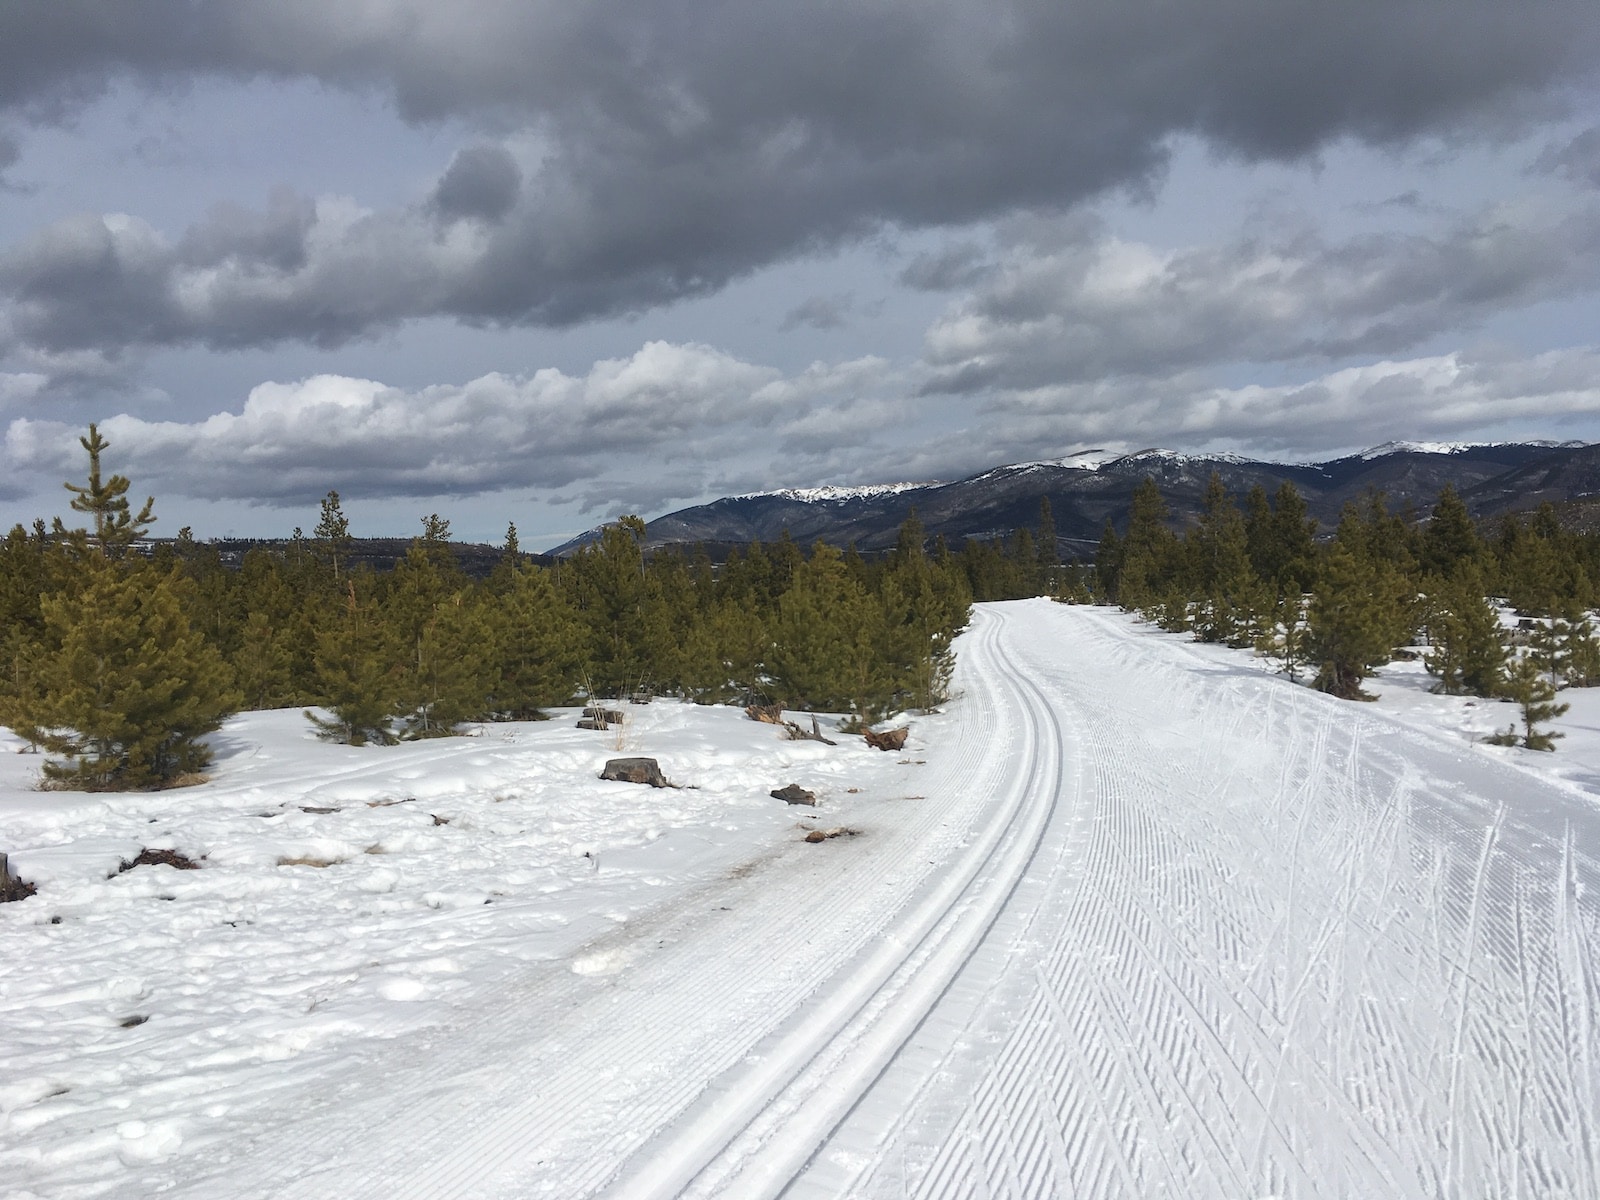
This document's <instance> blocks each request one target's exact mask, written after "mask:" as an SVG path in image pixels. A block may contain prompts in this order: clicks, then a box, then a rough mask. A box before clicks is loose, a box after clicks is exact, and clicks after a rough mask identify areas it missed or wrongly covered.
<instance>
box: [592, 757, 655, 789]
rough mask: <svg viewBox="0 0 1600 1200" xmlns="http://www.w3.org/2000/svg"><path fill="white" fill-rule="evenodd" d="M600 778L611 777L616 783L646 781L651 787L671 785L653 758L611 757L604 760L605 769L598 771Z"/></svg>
mask: <svg viewBox="0 0 1600 1200" xmlns="http://www.w3.org/2000/svg"><path fill="white" fill-rule="evenodd" d="M600 778H601V779H612V780H615V781H616V782H618V783H646V784H649V785H650V786H651V787H658V788H660V787H671V786H672V785H671V784H670V783H668V782H667V777H666V776H665V775H663V774H662V773H661V766H660V764H659V763H657V762H656V760H655V759H653V758H612V759H607V760H606V765H605V769H604V770H603V771H601V772H600Z"/></svg>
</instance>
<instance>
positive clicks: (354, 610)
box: [305, 575, 401, 746]
mask: <svg viewBox="0 0 1600 1200" xmlns="http://www.w3.org/2000/svg"><path fill="white" fill-rule="evenodd" d="M397 657H398V655H397V654H396V651H395V647H394V643H393V639H392V638H391V637H390V636H389V632H388V630H387V629H386V628H385V627H384V623H383V620H382V617H381V616H380V614H379V612H378V608H377V605H376V604H375V603H374V602H373V601H372V600H371V599H370V597H364V596H362V595H360V594H359V592H358V589H357V577H356V576H349V575H347V576H346V577H345V594H344V596H342V597H341V598H340V601H339V603H338V605H337V609H336V611H335V612H334V613H332V614H329V615H328V618H327V619H326V620H325V622H324V624H323V625H322V627H321V628H320V629H319V630H318V632H317V635H316V658H315V663H316V675H315V679H316V685H317V695H318V699H319V703H320V705H321V707H322V708H323V709H324V710H326V711H327V712H328V713H329V716H327V717H322V716H318V715H317V714H316V713H314V712H312V711H310V710H309V709H307V710H306V714H305V716H306V720H308V721H310V722H311V724H312V725H313V726H315V727H316V730H317V733H318V734H319V735H320V736H322V737H324V738H327V739H328V740H330V741H336V742H346V743H348V744H349V745H352V746H364V745H366V744H367V743H368V742H378V743H379V744H381V745H385V746H389V745H393V744H394V743H395V742H396V741H397V740H398V739H397V738H396V737H395V733H394V728H393V721H394V715H395V712H396V710H397V709H398V707H399V705H400V674H401V671H400V668H399V666H398V664H397V661H396V660H397Z"/></svg>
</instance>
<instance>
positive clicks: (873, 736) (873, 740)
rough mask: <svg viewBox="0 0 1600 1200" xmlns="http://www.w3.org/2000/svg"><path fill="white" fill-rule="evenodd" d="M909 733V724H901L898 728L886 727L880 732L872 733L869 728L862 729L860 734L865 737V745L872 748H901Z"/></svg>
mask: <svg viewBox="0 0 1600 1200" xmlns="http://www.w3.org/2000/svg"><path fill="white" fill-rule="evenodd" d="M910 733H911V727H910V726H909V725H902V726H900V728H899V729H887V730H885V731H884V732H882V733H874V732H873V731H872V730H870V729H865V730H862V736H863V737H864V738H866V739H867V745H869V746H871V747H872V748H873V749H874V750H903V749H905V744H906V737H907V736H908V735H909V734H910Z"/></svg>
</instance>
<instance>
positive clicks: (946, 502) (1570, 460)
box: [550, 442, 1600, 558]
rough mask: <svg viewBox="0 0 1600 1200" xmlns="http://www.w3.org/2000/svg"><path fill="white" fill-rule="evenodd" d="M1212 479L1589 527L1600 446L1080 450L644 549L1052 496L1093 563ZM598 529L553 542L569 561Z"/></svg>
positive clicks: (755, 518)
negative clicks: (1140, 502) (1110, 542)
mask: <svg viewBox="0 0 1600 1200" xmlns="http://www.w3.org/2000/svg"><path fill="white" fill-rule="evenodd" d="M1213 472H1215V473H1216V474H1217V475H1218V476H1219V477H1220V478H1221V479H1222V482H1223V485H1224V486H1225V487H1227V489H1228V490H1229V491H1230V492H1232V493H1234V494H1235V495H1236V496H1238V497H1239V498H1241V499H1242V498H1243V497H1244V495H1245V494H1246V493H1248V492H1249V491H1250V490H1251V489H1252V488H1254V487H1256V486H1258V485H1259V486H1261V487H1263V488H1265V489H1266V491H1267V492H1268V494H1269V495H1270V494H1271V493H1273V492H1275V491H1276V490H1277V488H1278V486H1279V485H1280V484H1281V483H1283V482H1284V481H1288V482H1290V483H1292V484H1294V486H1295V488H1296V489H1298V490H1299V492H1300V494H1301V495H1302V496H1303V497H1304V498H1305V500H1306V505H1307V508H1308V510H1309V511H1310V513H1311V515H1312V516H1314V517H1316V518H1317V520H1318V522H1319V524H1320V526H1321V527H1322V529H1323V531H1324V532H1326V531H1328V530H1331V528H1332V527H1333V526H1334V525H1335V524H1337V522H1338V520H1339V515H1340V512H1341V511H1342V510H1343V508H1344V506H1345V505H1346V504H1347V503H1349V502H1351V501H1360V500H1361V499H1363V498H1364V497H1366V496H1367V495H1368V494H1369V493H1371V492H1374V491H1377V492H1381V493H1383V494H1384V496H1385V498H1386V500H1387V503H1388V504H1389V506H1390V508H1391V509H1394V510H1398V511H1402V512H1404V511H1406V510H1411V511H1413V512H1415V513H1416V514H1418V515H1426V513H1427V512H1428V511H1429V509H1430V508H1431V507H1432V505H1433V502H1434V500H1435V499H1436V498H1437V496H1438V494H1439V491H1440V489H1441V488H1443V487H1444V485H1445V484H1447V483H1449V484H1454V485H1455V488H1456V491H1457V492H1459V493H1460V494H1461V497H1462V499H1463V500H1465V502H1466V504H1467V507H1468V510H1469V511H1470V512H1472V514H1473V515H1474V516H1475V517H1477V518H1479V519H1480V520H1492V519H1494V518H1496V517H1499V516H1502V515H1504V514H1506V513H1511V512H1519V511H1523V510H1527V509H1532V508H1536V507H1537V506H1538V505H1539V504H1540V503H1542V502H1544V501H1546V500H1549V501H1552V502H1554V503H1556V504H1558V505H1561V506H1562V507H1563V509H1564V510H1565V515H1566V516H1567V517H1569V518H1572V519H1574V520H1575V521H1576V522H1577V523H1580V524H1588V523H1590V522H1588V521H1586V520H1584V519H1583V518H1585V517H1587V516H1589V515H1590V514H1589V510H1590V508H1591V507H1593V508H1594V509H1595V510H1596V512H1597V513H1600V502H1597V499H1600V445H1590V444H1586V443H1582V442H1561V443H1557V442H1498V443H1487V444H1438V443H1416V442H1391V443H1388V444H1386V445H1383V446H1378V447H1375V448H1373V449H1371V450H1366V451H1363V452H1362V453H1360V454H1352V455H1347V456H1346V457H1343V458H1336V459H1332V460H1330V461H1328V462H1318V463H1274V462H1265V461H1260V460H1256V459H1247V458H1240V457H1237V456H1234V455H1227V454H1216V455H1204V454H1179V453H1175V452H1172V451H1168V450H1141V451H1139V452H1138V453H1135V454H1112V453H1108V452H1105V451H1095V450H1090V451H1084V452H1081V453H1078V454H1074V455H1071V456H1069V457H1067V458H1062V459H1055V460H1051V461H1047V462H1027V463H1015V464H1012V465H1009V466H1002V467H995V468H993V469H991V470H988V471H984V472H982V473H980V474H977V475H973V476H971V477H969V478H966V479H959V480H955V481H953V482H929V483H897V484H883V485H876V486H867V487H821V488H811V489H802V490H788V491H774V492H759V493H753V494H749V495H742V496H727V497H724V498H723V499H720V500H713V501H711V502H710V503H708V504H699V505H695V506H694V507H692V508H685V509H680V510H679V511H677V512H672V513H668V514H666V515H665V516H661V517H657V518H656V519H655V520H653V521H650V522H648V523H647V524H646V526H645V531H646V543H645V544H646V547H647V548H649V549H658V548H661V547H665V546H672V545H688V544H694V543H701V544H704V545H706V546H707V547H708V548H711V549H712V551H713V556H714V557H715V556H716V555H715V551H716V549H717V548H718V547H725V546H730V545H739V544H746V543H749V542H753V541H763V542H770V541H775V540H777V539H779V538H781V537H782V536H783V534H784V533H785V532H786V531H787V533H788V534H789V536H790V537H791V538H793V539H794V540H795V541H797V542H800V543H801V544H803V545H809V544H810V543H812V542H814V541H818V540H820V541H825V542H829V543H832V544H834V545H838V546H846V545H849V544H851V543H854V544H855V545H856V547H857V548H858V549H859V550H861V551H863V552H871V551H874V550H883V549H887V548H888V547H890V546H892V545H894V541H895V535H896V532H897V530H898V529H899V527H900V525H901V523H902V522H904V521H905V519H906V517H907V516H908V515H909V514H910V513H911V512H912V510H915V511H916V514H917V516H918V518H919V519H920V520H921V521H922V523H923V525H924V526H926V528H927V531H928V535H929V536H930V537H932V536H936V535H939V534H943V535H944V537H945V538H946V539H947V540H948V541H949V542H950V544H951V545H959V544H960V543H961V542H962V541H963V540H965V539H968V538H996V537H1007V536H1009V535H1010V534H1011V533H1012V532H1013V531H1014V530H1016V529H1018V528H1022V527H1027V528H1029V529H1032V530H1037V528H1038V525H1039V514H1040V504H1039V502H1040V501H1041V500H1043V499H1048V500H1049V501H1050V507H1051V511H1052V514H1053V517H1054V520H1055V526H1056V535H1057V539H1058V552H1059V553H1060V555H1061V556H1062V557H1063V558H1073V557H1087V556H1089V555H1092V554H1093V552H1094V547H1095V546H1096V544H1097V543H1098V542H1099V539H1100V533H1101V530H1102V528H1103V527H1104V525H1105V522H1106V520H1107V518H1110V520H1111V521H1112V522H1113V524H1115V525H1116V526H1117V527H1118V528H1119V529H1121V528H1123V527H1124V526H1125V524H1126V520H1127V514H1128V506H1129V501H1130V499H1131V498H1132V495H1133V490H1134V488H1135V487H1136V486H1138V484H1139V483H1140V482H1141V481H1142V480H1143V479H1145V478H1146V477H1149V478H1152V479H1154V480H1155V481H1156V483H1157V484H1158V485H1159V486H1160V488H1161V492H1162V495H1163V496H1164V497H1165V498H1166V501H1167V504H1168V505H1169V507H1170V508H1171V512H1172V524H1173V525H1174V527H1175V528H1181V527H1182V526H1183V525H1185V524H1186V523H1188V522H1190V521H1192V520H1194V519H1195V517H1197V516H1198V515H1199V513H1200V507H1201V500H1202V497H1203V496H1204V493H1205V489H1206V485H1207V483H1208V481H1209V480H1210V478H1211V475H1212V473H1213ZM596 536H598V531H597V530H592V531H590V532H588V533H585V534H583V535H580V536H579V537H577V538H574V539H573V540H571V541H569V542H567V543H565V544H563V545H561V546H558V547H556V548H555V549H554V550H552V551H551V552H550V553H551V554H553V555H556V556H563V555H567V554H571V553H572V552H573V551H575V550H576V549H577V548H578V547H579V546H582V545H584V544H586V543H587V542H589V541H592V540H593V539H594V538H595V537H596Z"/></svg>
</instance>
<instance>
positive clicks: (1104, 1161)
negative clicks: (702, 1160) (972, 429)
mask: <svg viewBox="0 0 1600 1200" xmlns="http://www.w3.org/2000/svg"><path fill="white" fill-rule="evenodd" d="M994 619H998V620H999V621H1000V622H1001V623H1002V625H1003V630H1002V635H1001V638H1000V645H1001V652H1000V656H1001V658H1002V659H1004V658H1009V660H1010V662H1009V665H1010V667H1011V669H1013V670H1015V671H1017V672H1018V673H1019V674H1020V675H1021V676H1023V677H1024V678H1028V679H1030V680H1031V681H1032V683H1033V685H1034V687H1035V688H1036V689H1037V692H1038V693H1039V694H1042V695H1043V696H1044V697H1045V698H1046V703H1047V704H1048V706H1049V707H1050V708H1051V710H1052V711H1053V713H1054V714H1055V719H1056V721H1058V722H1060V726H1059V727H1060V728H1062V729H1063V730H1064V732H1065V734H1066V736H1067V737H1068V739H1069V740H1070V742H1071V745H1070V747H1069V749H1068V751H1067V758H1068V760H1069V762H1070V763H1071V767H1070V769H1069V770H1068V772H1067V775H1066V778H1065V779H1064V783H1063V794H1062V796H1061V797H1060V798H1059V800H1058V802H1057V803H1056V805H1055V809H1054V811H1055V817H1054V819H1053V820H1052V823H1051V825H1050V828H1049V829H1048V831H1047V832H1046V834H1045V836H1044V837H1043V839H1042V840H1041V843H1040V846H1039V852H1038V855H1037V857H1036V859H1035V862H1034V865H1033V867H1032V868H1031V869H1030V871H1029V873H1028V876H1027V878H1026V880H1025V881H1024V882H1023V884H1022V885H1021V886H1019V888H1018V889H1017V892H1016V895H1015V896H1014V898H1013V900H1012V902H1011V903H1010V904H1008V906H1007V908H1006V910H1005V912H1004V913H1003V914H1002V915H1001V918H1000V919H999V920H998V921H997V922H996V923H995V925H994V928H993V931H992V932H991V935H990V936H989V937H988V938H987V939H985V941H984V943H983V944H982V945H980V946H979V947H978V949H977V951H976V952H975V953H974V955H973V956H972V957H971V959H970V960H969V962H968V963H967V965H966V967H965V969H964V970H963V971H962V972H961V973H960V975H959V976H958V978H957V979H956V981H955V983H954V985H953V986H952V988H951V989H950V990H949V992H948V993H947V994H946V997H945V999H944V1000H943V1001H942V1002H941V1003H940V1004H939V1005H936V1006H935V1007H934V1008H933V1010H932V1011H931V1012H930V1013H929V1014H928V1015H927V1017H926V1019H925V1020H924V1022H923V1025H922V1028H921V1030H919V1032H918V1035H917V1036H916V1037H915V1038H913V1039H912V1041H911V1042H910V1043H909V1044H908V1045H907V1046H906V1047H904V1048H903V1050H902V1051H901V1053H900V1054H899V1055H898V1056H896V1058H895V1060H894V1061H893V1062H892V1063H891V1064H890V1066H889V1069H888V1070H886V1071H885V1072H883V1074H882V1075H881V1077H880V1078H879V1079H878V1081H877V1083H876V1084H875V1086H874V1087H873V1088H872V1089H870V1090H869V1091H868V1092H866V1093H865V1095H864V1096H863V1097H862V1098H861V1100H860V1102H859V1103H858V1104H857V1105H856V1106H855V1107H854V1108H853V1110H852V1111H851V1113H850V1114H849V1115H848V1116H847V1117H846V1118H845V1119H844V1120H843V1121H842V1122H841V1123H840V1124H839V1125H838V1127H837V1128H836V1129H835V1130H834V1132H833V1134H832V1136H831V1138H830V1139H829V1141H828V1143H827V1144H826V1145H825V1146H824V1147H823V1148H822V1149H821V1150H820V1151H819V1152H818V1153H817V1154H816V1155H814V1156H813V1157H812V1158H811V1160H810V1161H809V1163H808V1166H807V1168H806V1170H805V1171H804V1172H802V1173H801V1175H800V1176H799V1177H798V1178H797V1179H796V1180H795V1181H794V1182H793V1184H792V1185H791V1186H790V1188H789V1189H788V1191H787V1192H786V1193H785V1194H786V1195H789V1196H792V1197H812V1196H851V1197H856V1196H861V1197H871V1196H895V1197H899V1196H906V1195H910V1196H916V1197H927V1198H933V1197H995V1196H1005V1197H1019V1198H1020V1197H1039V1196H1095V1197H1102V1196H1157V1195H1159V1196H1185V1197H1219V1198H1220V1197H1254V1196H1269V1195H1270V1196H1294V1197H1322V1196H1326V1197H1354V1196H1361V1197H1366V1196H1383V1197H1419V1198H1420V1197H1440V1196H1448V1197H1469V1196H1483V1197H1514V1196H1528V1197H1535V1196H1537V1197H1551V1196H1567V1197H1573V1198H1579V1197H1593V1196H1597V1195H1600V1149H1597V1145H1596V1136H1597V1133H1600V1125H1597V1121H1596V1118H1597V1107H1600V1105H1597V1098H1600V1069H1597V1063H1596V1053H1597V1051H1596V1035H1597V1030H1596V1027H1595V1016H1596V1006H1597V998H1600V983H1597V979H1596V973H1595V968H1596V946H1597V944H1600V908H1597V905H1596V897H1597V896H1600V892H1597V890H1596V885H1597V884H1600V870H1597V864H1596V858H1595V852H1596V848H1597V847H1600V820H1597V810H1596V808H1595V807H1594V804H1593V801H1592V800H1591V799H1587V798H1574V797H1572V796H1571V795H1570V794H1569V793H1566V792H1564V791H1563V790H1561V789H1560V788H1557V787H1553V786H1551V785H1550V784H1548V783H1546V782H1545V781H1543V780H1540V779H1537V778H1534V777H1532V776H1531V775H1529V774H1526V773H1524V772H1521V771H1519V770H1517V769H1516V768H1515V767H1512V766H1507V765H1505V764H1503V763H1500V762H1496V761H1494V760H1493V759H1492V758H1490V757H1489V756H1487V755H1485V754H1483V753H1482V752H1481V751H1478V750H1475V749H1473V748H1471V747H1468V746H1459V747H1446V746H1441V745H1439V744H1438V743H1437V742H1435V741H1430V740H1428V739H1426V738H1423V737H1420V736H1418V735H1417V734H1415V733H1413V732H1410V731H1408V730H1405V729H1402V728H1400V727H1399V726H1397V725H1395V724H1394V723H1392V722H1390V721H1388V720H1386V719H1384V718H1381V717H1375V716H1372V715H1369V711H1368V710H1365V709H1363V708H1362V707H1361V706H1359V705H1350V704H1344V703H1340V702H1336V701H1332V700H1329V699H1328V698H1326V697H1323V696H1319V695H1316V694H1313V693H1311V692H1309V691H1307V690H1304V689H1301V688H1297V687H1294V686H1292V685H1289V684H1287V683H1286V682H1285V681H1281V680H1275V679H1271V678H1265V677H1263V676H1262V675H1261V674H1260V673H1259V672H1258V671H1255V670H1252V669H1250V668H1249V666H1247V665H1245V664H1242V663H1241V664H1239V665H1238V666H1228V665H1219V664H1218V663H1217V662H1216V660H1215V659H1208V658H1205V657H1202V656H1200V655H1197V654H1195V653H1193V652H1192V651H1191V650H1189V649H1188V648H1186V647H1185V646H1184V644H1183V643H1181V642H1179V641H1177V640H1176V639H1173V638H1170V637H1167V636H1163V635H1160V634H1157V633H1155V632H1154V631H1152V630H1150V629H1148V628H1147V627H1138V626H1132V625H1130V623H1129V622H1128V621H1127V620H1126V619H1125V618H1123V617H1121V616H1118V615H1112V614H1108V613H1105V612H1103V611H1096V610H1091V609H1070V610H1069V609H1062V608H1059V607H1056V608H1052V607H1049V606H1047V605H1044V604H1037V603H1036V604H1023V605H1015V606H1005V607H1004V609H1003V610H1001V611H1000V612H998V613H995V614H994ZM1012 719H1016V718H1012Z"/></svg>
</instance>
